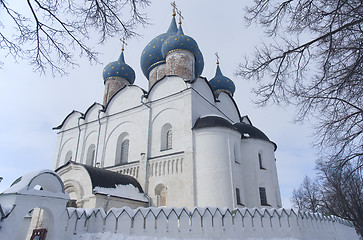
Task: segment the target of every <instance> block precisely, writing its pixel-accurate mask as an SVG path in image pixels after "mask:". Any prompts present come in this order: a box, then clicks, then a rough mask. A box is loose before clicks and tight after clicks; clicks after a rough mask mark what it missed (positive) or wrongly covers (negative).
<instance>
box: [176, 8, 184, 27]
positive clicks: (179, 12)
mask: <svg viewBox="0 0 363 240" xmlns="http://www.w3.org/2000/svg"><path fill="white" fill-rule="evenodd" d="M176 12H177V13H178V15H179V25H181V23H182V21H181V20H182V19H184V17H183V16H182V14H181V11H179V10H178V9H177V10H176Z"/></svg>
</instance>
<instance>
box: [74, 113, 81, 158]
mask: <svg viewBox="0 0 363 240" xmlns="http://www.w3.org/2000/svg"><path fill="white" fill-rule="evenodd" d="M80 120H81V117H79V118H78V122H77V124H78V139H77V147H76V154H75V156H74V161H75V162H77V156H78V147H79V139H80V137H81V126H80V125H79V121H80Z"/></svg>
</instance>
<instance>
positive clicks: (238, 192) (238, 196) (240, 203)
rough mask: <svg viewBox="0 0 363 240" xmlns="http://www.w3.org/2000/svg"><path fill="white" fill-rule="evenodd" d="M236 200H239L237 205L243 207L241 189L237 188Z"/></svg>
mask: <svg viewBox="0 0 363 240" xmlns="http://www.w3.org/2000/svg"><path fill="white" fill-rule="evenodd" d="M236 198H237V204H238V205H243V204H242V202H241V193H240V191H239V188H236Z"/></svg>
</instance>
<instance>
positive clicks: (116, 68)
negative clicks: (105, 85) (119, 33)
mask: <svg viewBox="0 0 363 240" xmlns="http://www.w3.org/2000/svg"><path fill="white" fill-rule="evenodd" d="M111 77H113V78H123V79H126V80H127V81H128V82H129V83H130V84H133V83H134V82H135V71H134V70H133V69H132V68H131V67H130V66H129V65H127V64H126V63H125V59H124V52H123V50H122V51H121V55H120V57H119V59H118V60H117V61H115V62H111V63H109V64H107V65H106V67H105V68H104V69H103V80H104V81H106V80H107V79H108V78H111Z"/></svg>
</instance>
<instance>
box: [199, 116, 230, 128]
mask: <svg viewBox="0 0 363 240" xmlns="http://www.w3.org/2000/svg"><path fill="white" fill-rule="evenodd" d="M207 127H226V128H231V129H233V124H232V123H230V122H229V121H228V120H226V119H224V118H222V117H218V116H205V117H200V118H198V119H197V121H196V122H195V124H194V127H193V129H199V128H207Z"/></svg>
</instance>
